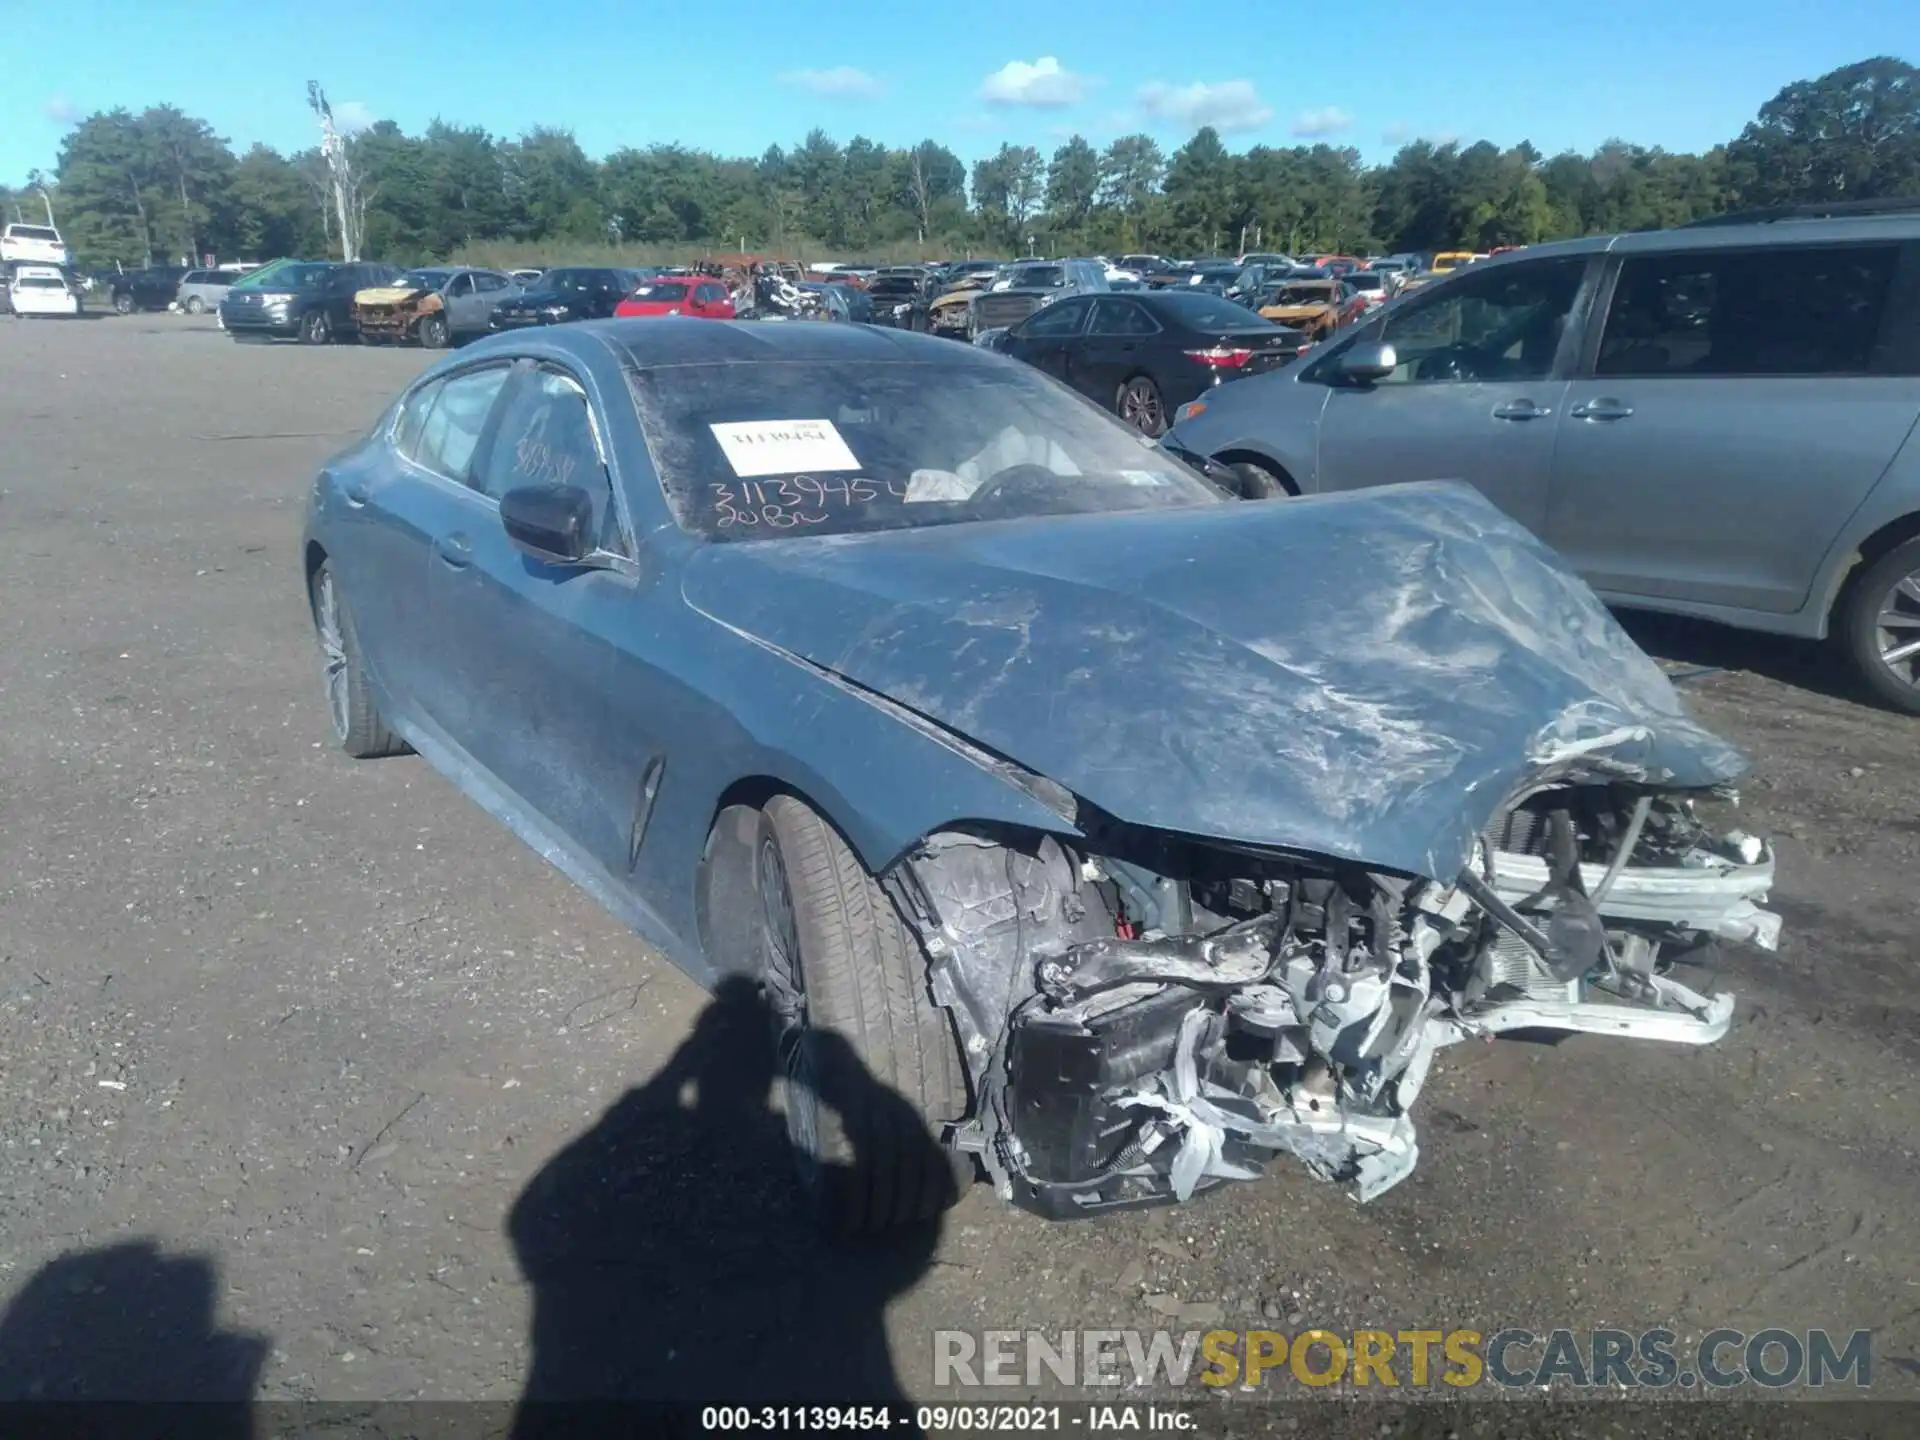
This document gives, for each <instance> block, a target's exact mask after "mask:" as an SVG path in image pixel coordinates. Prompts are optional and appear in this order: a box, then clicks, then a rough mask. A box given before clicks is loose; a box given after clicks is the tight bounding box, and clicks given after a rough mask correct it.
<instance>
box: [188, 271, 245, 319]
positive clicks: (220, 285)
mask: <svg viewBox="0 0 1920 1440" xmlns="http://www.w3.org/2000/svg"><path fill="white" fill-rule="evenodd" d="M239 278H240V276H239V275H238V274H236V273H234V272H233V271H231V270H189V271H188V272H187V273H186V274H185V275H182V276H181V277H180V284H179V286H178V287H177V288H176V289H175V290H174V296H173V303H174V304H175V305H176V306H178V307H179V308H180V309H181V310H183V311H185V312H186V313H187V314H189V315H198V314H200V313H202V312H203V311H207V310H218V309H219V308H220V302H221V301H222V300H224V299H226V298H227V291H229V290H231V289H232V288H233V283H234V281H236V280H238V279H239Z"/></svg>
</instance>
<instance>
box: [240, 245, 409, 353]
mask: <svg viewBox="0 0 1920 1440" xmlns="http://www.w3.org/2000/svg"><path fill="white" fill-rule="evenodd" d="M400 275H401V270H400V267H399V266H398V265H377V264H371V263H367V262H356V263H355V264H352V265H346V264H341V263H340V262H338V261H333V260H295V261H292V262H291V263H289V264H286V265H276V266H275V267H274V268H273V269H272V270H271V271H266V272H263V273H262V276H261V278H260V279H259V280H257V281H256V280H255V279H253V277H251V276H249V277H248V278H247V279H245V280H242V281H240V282H239V283H237V284H235V285H234V286H233V288H232V289H230V290H228V291H227V298H226V299H224V300H222V301H221V302H220V323H221V324H222V325H223V326H225V327H226V331H227V333H228V334H229V335H231V336H233V338H234V339H235V340H269V339H286V340H292V339H298V340H300V341H302V342H303V343H305V344H308V345H326V344H329V343H331V342H332V341H335V340H350V339H353V338H355V337H356V336H358V335H359V333H360V331H359V325H358V323H357V322H356V320H355V319H354V313H353V297H354V296H355V295H356V294H357V293H358V292H359V291H361V290H370V289H372V288H374V287H375V286H379V285H391V284H392V283H393V282H394V281H395V280H397V279H399V278H400Z"/></svg>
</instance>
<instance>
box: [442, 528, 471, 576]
mask: <svg viewBox="0 0 1920 1440" xmlns="http://www.w3.org/2000/svg"><path fill="white" fill-rule="evenodd" d="M433 553H434V554H436V555H438V556H439V557H440V563H441V564H443V565H446V566H448V567H449V568H450V569H454V570H464V569H466V568H467V566H469V565H471V564H472V563H473V542H472V541H471V540H469V539H468V538H467V537H466V536H465V535H442V536H441V537H440V538H439V539H438V540H436V541H434V542H433Z"/></svg>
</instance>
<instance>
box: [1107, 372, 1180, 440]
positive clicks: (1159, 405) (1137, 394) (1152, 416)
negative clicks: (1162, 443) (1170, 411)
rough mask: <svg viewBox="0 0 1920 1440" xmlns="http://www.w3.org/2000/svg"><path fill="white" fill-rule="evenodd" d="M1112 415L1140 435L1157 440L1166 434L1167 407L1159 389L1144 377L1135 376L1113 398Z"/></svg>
mask: <svg viewBox="0 0 1920 1440" xmlns="http://www.w3.org/2000/svg"><path fill="white" fill-rule="evenodd" d="M1113 409H1114V413H1115V414H1117V415H1118V416H1119V417H1120V418H1121V419H1122V420H1124V421H1126V422H1127V423H1128V424H1129V425H1131V426H1133V428H1134V429H1136V430H1138V431H1139V432H1140V433H1141V434H1142V435H1147V436H1151V437H1152V438H1154V439H1156V440H1157V439H1159V438H1160V436H1162V435H1164V434H1166V433H1167V406H1166V402H1165V401H1164V400H1162V399H1161V398H1160V387H1159V386H1158V385H1156V384H1154V383H1153V381H1152V380H1151V379H1149V378H1148V377H1147V376H1145V375H1136V376H1134V377H1133V379H1131V380H1129V381H1127V383H1126V384H1124V385H1122V386H1121V387H1120V393H1119V394H1118V395H1116V396H1114V400H1113Z"/></svg>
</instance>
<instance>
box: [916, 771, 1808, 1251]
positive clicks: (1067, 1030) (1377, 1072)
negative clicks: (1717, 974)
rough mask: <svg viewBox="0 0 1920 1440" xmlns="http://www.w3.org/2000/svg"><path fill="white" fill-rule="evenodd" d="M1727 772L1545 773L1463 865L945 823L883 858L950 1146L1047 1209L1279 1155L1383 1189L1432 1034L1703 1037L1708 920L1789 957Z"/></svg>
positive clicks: (1103, 828) (1253, 1171)
mask: <svg viewBox="0 0 1920 1440" xmlns="http://www.w3.org/2000/svg"><path fill="white" fill-rule="evenodd" d="M1723 793H1724V792H1718V791H1712V792H1709V791H1688V790H1682V789H1674V788H1670V787H1660V786H1656V785H1650V784H1645V783H1639V782H1635V781H1632V780H1623V779H1620V778H1618V777H1617V776H1611V775H1606V774H1604V773H1601V774H1599V775H1597V776H1596V775H1594V774H1588V775H1585V776H1583V777H1581V778H1578V779H1575V778H1570V777H1568V776H1567V775H1566V774H1564V773H1562V774H1558V775H1554V776H1551V777H1550V778H1536V779H1535V781H1534V782H1532V783H1531V784H1530V785H1529V786H1528V787H1526V788H1524V789H1523V790H1521V791H1520V792H1518V793H1516V794H1515V795H1514V796H1512V797H1511V798H1510V799H1509V800H1508V802H1507V803H1506V804H1504V805H1503V806H1502V807H1500V809H1499V810H1498V811H1496V813H1495V815H1494V817H1493V820H1492V821H1491V822H1490V823H1489V824H1488V826H1487V827H1486V828H1485V830H1484V832H1483V833H1482V835H1481V838H1480V841H1479V843H1478V844H1477V845H1475V846H1474V849H1473V855H1472V860H1471V863H1470V864H1469V865H1468V866H1467V868H1466V869H1465V870H1464V871H1463V872H1462V873H1461V874H1460V875H1459V876H1458V877H1457V878H1456V879H1455V880H1453V881H1452V882H1451V883H1440V882H1438V881H1435V880H1432V879H1428V878H1424V877H1418V876H1410V875H1406V874H1398V873H1389V872H1384V871H1380V870H1375V869H1371V868H1368V867H1367V866H1366V865H1364V864H1359V863H1354V862H1352V861H1349V860H1339V859H1331V858H1327V857H1323V856H1317V855H1310V854H1295V853H1289V852H1285V851H1281V850H1275V849H1269V848H1264V847H1251V846H1248V847H1242V846H1234V845H1229V844H1225V843H1222V842H1217V841H1203V840H1193V839H1185V838H1181V837H1177V836H1171V835H1168V834H1166V833H1164V832H1157V831H1146V830H1141V829H1139V828H1137V827H1132V826H1126V825H1122V824H1119V823H1118V822H1111V821H1109V822H1107V823H1094V824H1089V823H1086V822H1087V819H1088V817H1087V816H1086V815H1085V813H1084V812H1083V813H1082V815H1081V817H1080V818H1081V821H1082V825H1081V828H1082V829H1083V830H1085V831H1086V833H1087V834H1088V836H1089V837H1090V839H1089V840H1087V841H1086V842H1082V841H1080V840H1078V839H1066V838H1062V837H1056V836H1053V835H1025V836H1017V835H1008V834H991V833H985V832H981V833H973V832H969V831H964V830H948V831H942V832H940V833H937V834H935V835H932V836H930V837H928V838H927V839H926V840H925V841H924V842H923V843H922V844H921V845H920V846H919V847H917V848H916V850H915V851H914V852H913V853H911V854H910V855H909V856H907V857H906V858H905V859H904V860H903V861H902V862H901V863H900V864H899V865H897V866H896V867H895V868H894V869H893V871H892V872H891V873H890V874H889V875H888V877H887V881H888V884H889V886H890V888H891V889H892V891H893V893H894V896H895V899H896V901H897V902H898V903H899V904H900V906H901V909H902V911H903V913H904V914H906V915H907V917H908V918H909V920H910V921H911V922H912V923H913V924H914V925H915V927H916V928H917V929H918V931H919V933H920V936H921V938H922V940H923V942H924V944H925V947H926V950H927V952H928V955H929V957H930V960H931V985H932V993H933V996H934V998H935V999H936V1000H937V1001H939V1003H941V1004H942V1005H943V1006H945V1007H947V1009H948V1010H949V1011H950V1013H951V1015H952V1017H953V1020H954V1023H955V1026H956V1029H957V1031H958V1034H959V1038H960V1042H961V1045H962V1049H963V1050H964V1052H965V1055H966V1059H967V1064H968V1069H969V1072H970V1076H971V1081H972V1092H973V1104H972V1107H971V1111H970V1115H969V1118H968V1120H967V1121H966V1123H965V1124H964V1125H963V1126H961V1127H960V1128H959V1129H958V1130H957V1132H956V1133H955V1134H954V1135H953V1136H952V1137H951V1139H952V1141H953V1143H955V1144H956V1145H957V1146H959V1147H960V1148H962V1149H965V1150H972V1151H974V1152H977V1153H978V1154H979V1155H980V1156H981V1158H982V1160H983V1161H984V1163H985V1165H986V1168H987V1170H988V1172H989V1173H990V1175H991V1176H992V1178H993V1180H994V1183H995V1185H996V1186H997V1188H998V1189H999V1190H1000V1192H1001V1194H1002V1195H1003V1196H1004V1197H1006V1198H1008V1199H1010V1200H1012V1201H1014V1202H1015V1203H1017V1204H1020V1205H1022V1206H1023V1207H1026V1208H1029V1209H1033V1210H1036V1211H1039V1212H1040V1213H1043V1214H1046V1215H1048V1216H1052V1217H1055V1218H1067V1217H1073V1216H1080V1215H1089V1214H1093V1213H1096V1212H1098V1211H1102V1210H1107V1209H1114V1208H1126V1207H1134V1206H1141V1205H1151V1204H1157V1203H1163V1202H1167V1201H1184V1200H1186V1199H1188V1198H1190V1197H1191V1196H1193V1195H1194V1194H1196V1193H1198V1192H1200V1191H1202V1190H1206V1189H1209V1188H1211V1187H1213V1186H1215V1185H1218V1184H1220V1183H1223V1182H1225V1181H1227V1180H1236V1179H1248V1178H1252V1177H1254V1176H1257V1175H1259V1174H1260V1173H1261V1171H1262V1169H1263V1167H1264V1165H1265V1164H1266V1162H1267V1161H1269V1160H1271V1159H1273V1158H1275V1157H1277V1156H1280V1155H1291V1156H1293V1157H1295V1158H1297V1159H1299V1160H1301V1161H1304V1162H1305V1163H1306V1165H1307V1166H1308V1167H1309V1168H1310V1169H1311V1170H1313V1171H1314V1172H1315V1173H1316V1174H1318V1175H1320V1176H1322V1177H1323V1178H1325V1179H1329V1180H1335V1181H1340V1182H1343V1183H1347V1184H1350V1185H1351V1186H1352V1187H1353V1192H1354V1194H1355V1195H1356V1196H1357V1197H1358V1198H1359V1199H1361V1200H1369V1199H1372V1198H1373V1197H1375V1196H1377V1195H1379V1194H1381V1193H1383V1192H1384V1191H1386V1190H1388V1189H1389V1188H1391V1187H1392V1186H1393V1185H1395V1184H1397V1183H1398V1182H1399V1181H1400V1180H1402V1179H1404V1178H1405V1177H1406V1176H1407V1175H1408V1173H1410V1172H1411V1170H1412V1169H1413V1167H1414V1164H1415V1162H1416V1161H1417V1159H1418V1155H1419V1149H1418V1144H1417V1138H1416V1129H1415V1124H1414V1120H1413V1106H1414V1102H1415V1100H1416V1099H1417V1097H1418V1096H1419V1093H1420V1090H1421V1087H1422V1085H1423V1084H1424V1082H1425V1081H1426V1078H1427V1074H1428V1070H1429V1067H1430V1066H1431V1064H1432V1061H1433V1056H1434V1053H1435V1051H1437V1050H1438V1049H1439V1048H1441V1047H1442V1046H1445V1045H1450V1044H1453V1043H1456V1042H1458V1041H1461V1040H1465V1039H1470V1038H1491V1037H1493V1036H1496V1035H1501V1034H1507V1033H1512V1032H1515V1031H1528V1032H1536V1033H1537V1032H1543V1031H1544V1032H1556V1031H1557V1032H1577V1031H1585V1032H1591V1033H1597V1034H1607V1035H1622V1036H1638V1037H1642V1038H1650V1039H1659V1040H1667V1041H1674V1042H1680V1043H1688V1044H1706V1043H1710V1042H1712V1041H1715V1040H1717V1039H1719V1038H1720V1037H1721V1036H1722V1035H1724V1034H1725V1033H1726V1030H1727V1027H1728V1024H1729V1020H1730V1017H1731V1013H1732V1008H1733V999H1732V997H1731V996H1730V995H1724V994H1722V995H1715V996H1712V997H1708V996H1706V995H1702V994H1700V993H1697V992H1696V991H1695V990H1693V989H1690V988H1688V987H1687V986H1686V985H1684V984H1682V983H1681V982H1680V981H1679V980H1678V979H1677V978H1675V976H1674V974H1673V973H1672V972H1673V970H1674V968H1675V966H1676V964H1679V965H1681V966H1689V965H1691V964H1693V963H1697V962H1698V960H1699V959H1700V957H1701V954H1702V952H1703V949H1704V948H1705V947H1707V946H1708V945H1709V944H1710V943H1711V942H1712V941H1714V940H1716V939H1732V940H1738V941H1747V942H1752V943H1756V944H1759V945H1761V946H1764V947H1766V948H1772V947H1773V945H1774V944H1775V942H1776V941H1777V938H1778V933H1779V921H1778V919H1777V917H1775V916H1774V915H1772V914H1771V913H1769V912H1767V911H1765V910H1763V909H1761V908H1760V907H1759V902H1761V901H1763V900H1764V899H1765V898H1766V895H1767V891H1768V888H1769V887H1770V885H1771V884H1772V881H1773V857H1772V855H1771V853H1770V851H1769V850H1768V848H1767V846H1766V845H1765V844H1764V843H1763V842H1762V841H1760V840H1758V839H1755V838H1754V837H1751V836H1748V835H1745V834H1743V833H1741V832H1739V831H1733V832H1731V833H1726V834H1716V833H1714V832H1713V830H1712V829H1711V828H1710V827H1709V826H1708V825H1707V824H1706V823H1704V822H1703V821H1702V819H1701V818H1699V814H1698V813H1697V812H1698V808H1699V805H1700V803H1701V802H1710V801H1712V800H1713V799H1715V798H1721V797H1722V796H1723Z"/></svg>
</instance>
